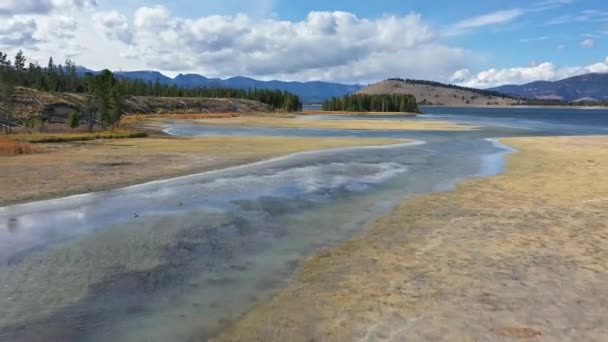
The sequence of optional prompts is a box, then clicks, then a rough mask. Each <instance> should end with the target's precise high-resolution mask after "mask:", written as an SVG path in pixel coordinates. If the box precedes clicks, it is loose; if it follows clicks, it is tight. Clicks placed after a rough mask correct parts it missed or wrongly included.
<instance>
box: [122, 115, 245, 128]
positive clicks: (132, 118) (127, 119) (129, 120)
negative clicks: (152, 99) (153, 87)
mask: <svg viewBox="0 0 608 342" xmlns="http://www.w3.org/2000/svg"><path fill="white" fill-rule="evenodd" d="M237 116H239V114H238V113H196V114H140V115H125V116H123V117H122V118H121V120H120V124H121V126H129V125H134V124H137V123H140V122H142V121H147V120H156V119H178V120H192V119H219V118H232V117H237Z"/></svg>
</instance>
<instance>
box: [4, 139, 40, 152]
mask: <svg viewBox="0 0 608 342" xmlns="http://www.w3.org/2000/svg"><path fill="white" fill-rule="evenodd" d="M41 151H42V149H41V148H40V147H37V146H32V144H29V143H27V142H23V141H18V140H13V139H9V138H8V137H2V136H0V156H16V155H20V154H30V153H36V152H41Z"/></svg>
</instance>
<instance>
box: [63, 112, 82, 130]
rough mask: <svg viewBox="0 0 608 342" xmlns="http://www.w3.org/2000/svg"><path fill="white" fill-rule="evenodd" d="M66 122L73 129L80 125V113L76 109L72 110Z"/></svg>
mask: <svg viewBox="0 0 608 342" xmlns="http://www.w3.org/2000/svg"><path fill="white" fill-rule="evenodd" d="M65 124H66V125H67V126H68V127H69V128H71V129H74V128H76V127H78V126H80V116H79V115H78V113H76V111H71V112H70V114H69V115H68V120H67V121H66V123H65Z"/></svg>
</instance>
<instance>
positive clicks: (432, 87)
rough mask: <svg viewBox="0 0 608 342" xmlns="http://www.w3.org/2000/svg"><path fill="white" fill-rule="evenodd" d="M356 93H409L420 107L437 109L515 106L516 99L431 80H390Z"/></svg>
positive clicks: (493, 92)
mask: <svg viewBox="0 0 608 342" xmlns="http://www.w3.org/2000/svg"><path fill="white" fill-rule="evenodd" d="M357 93H358V94H367V95H381V94H411V95H414V96H415V97H416V100H417V101H418V104H420V105H441V106H489V105H491V106H497V105H500V106H506V105H513V104H516V103H517V99H514V98H512V97H509V96H507V95H504V94H500V93H498V92H495V91H488V90H481V89H474V88H465V87H459V86H455V85H452V84H444V83H439V82H433V81H422V80H404V79H399V78H391V79H388V80H384V81H382V82H378V83H374V84H371V85H369V86H367V87H365V88H363V89H361V90H359V91H358V92H357Z"/></svg>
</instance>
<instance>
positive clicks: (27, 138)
mask: <svg viewBox="0 0 608 342" xmlns="http://www.w3.org/2000/svg"><path fill="white" fill-rule="evenodd" d="M146 136H147V134H146V133H145V132H136V131H104V132H93V133H88V132H87V133H71V132H69V133H52V134H46V133H32V134H19V135H16V136H15V139H16V140H19V141H21V142H27V143H32V144H40V143H60V142H72V141H88V140H99V139H127V138H144V137H146Z"/></svg>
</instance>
